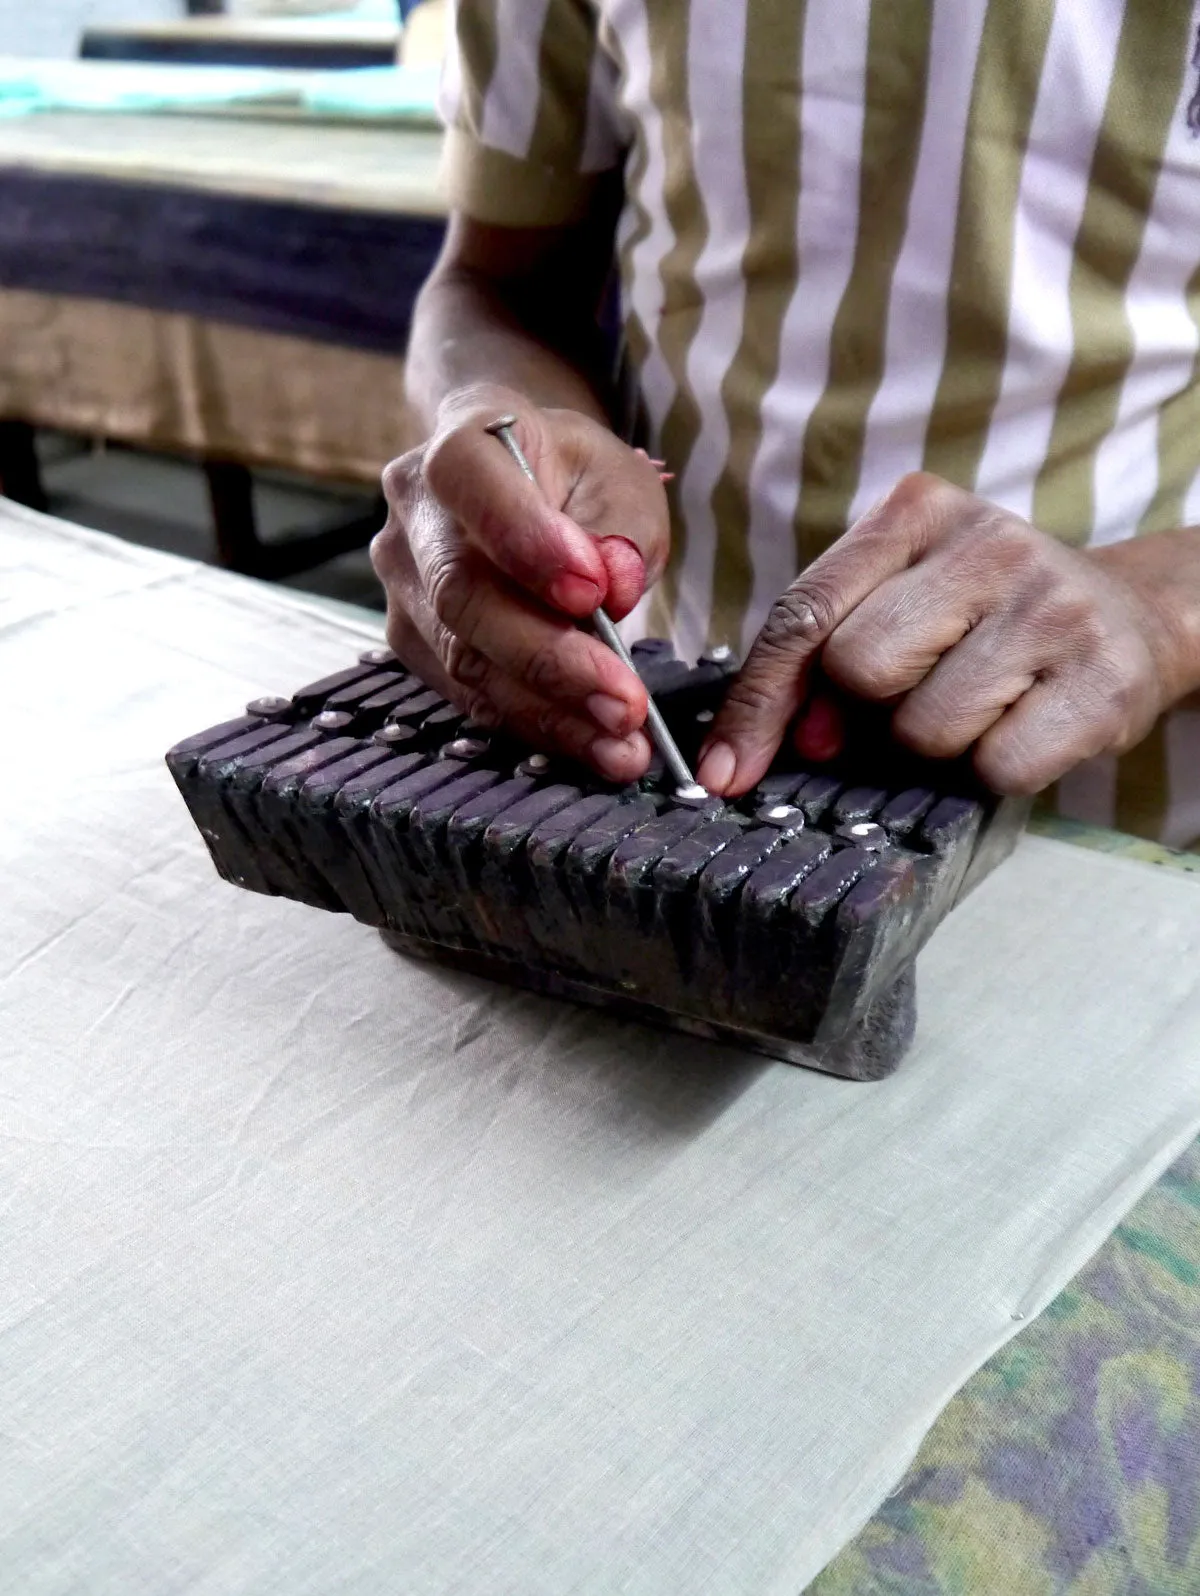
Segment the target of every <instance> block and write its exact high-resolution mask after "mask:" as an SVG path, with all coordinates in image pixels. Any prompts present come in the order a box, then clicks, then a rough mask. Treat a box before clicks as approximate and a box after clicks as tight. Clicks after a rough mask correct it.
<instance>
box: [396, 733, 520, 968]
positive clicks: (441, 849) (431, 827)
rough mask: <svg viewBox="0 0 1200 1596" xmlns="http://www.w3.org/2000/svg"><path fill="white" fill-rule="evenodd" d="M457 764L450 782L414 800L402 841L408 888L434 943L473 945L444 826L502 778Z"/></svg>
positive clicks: (469, 911) (467, 906)
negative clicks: (415, 896) (408, 870)
mask: <svg viewBox="0 0 1200 1596" xmlns="http://www.w3.org/2000/svg"><path fill="white" fill-rule="evenodd" d="M452 768H454V767H452ZM457 769H458V771H459V774H457V775H456V776H454V778H453V779H452V780H451V781H448V782H446V783H445V785H444V786H441V787H435V788H434V790H433V791H432V792H431V793H428V794H426V796H425V797H423V798H422V799H421V800H420V802H418V803H416V804H414V806H413V809H412V813H411V814H410V816H409V821H408V829H407V834H406V836H405V837H404V839H403V840H404V842H405V843H406V844H407V848H406V855H407V857H408V858H409V860H410V861H411V866H410V868H411V872H412V877H411V881H412V887H413V890H414V891H415V892H416V893H417V894H418V895H419V897H420V901H421V906H422V912H423V914H424V916H425V920H426V923H427V924H428V926H429V928H430V935H431V936H432V937H433V939H434V941H436V942H444V943H447V944H449V945H451V946H454V945H459V946H462V947H472V946H474V945H475V942H476V940H477V934H478V929H479V924H478V916H477V914H475V913H474V912H473V910H474V909H475V905H474V904H472V903H471V901H470V894H466V895H464V894H463V893H462V892H460V891H459V890H457V883H456V882H455V880H454V877H453V873H452V868H451V865H450V860H449V858H448V856H447V853H446V827H447V826H448V825H449V823H450V821H451V819H452V817H453V816H454V814H455V813H456V812H457V811H458V810H459V809H461V808H462V807H463V806H464V805H465V804H469V803H471V802H472V801H473V800H475V799H477V798H479V797H481V796H482V795H483V794H484V793H486V792H489V791H490V790H491V789H492V788H494V787H496V786H498V785H499V784H500V780H501V777H500V772H499V771H498V770H489V769H487V768H483V769H473V770H472V769H468V770H464V769H463V768H462V766H461V765H459V766H458V767H457ZM476 891H478V887H476Z"/></svg>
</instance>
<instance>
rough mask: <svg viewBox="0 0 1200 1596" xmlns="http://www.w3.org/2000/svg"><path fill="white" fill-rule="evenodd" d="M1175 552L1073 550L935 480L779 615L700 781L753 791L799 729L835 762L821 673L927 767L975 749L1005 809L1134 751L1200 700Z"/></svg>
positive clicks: (865, 529) (885, 507)
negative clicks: (1113, 755)
mask: <svg viewBox="0 0 1200 1596" xmlns="http://www.w3.org/2000/svg"><path fill="white" fill-rule="evenodd" d="M1178 536H1180V537H1189V536H1191V534H1179V535H1178ZM1168 542H1169V539H1168V538H1167V537H1166V536H1161V537H1157V538H1155V537H1151V538H1147V539H1144V540H1134V541H1133V543H1131V544H1129V545H1126V544H1118V545H1114V546H1113V547H1110V548H1105V549H1098V550H1094V551H1079V550H1074V549H1070V548H1067V547H1064V546H1063V545H1061V544H1059V543H1056V542H1054V541H1053V539H1051V538H1049V537H1046V536H1045V535H1044V534H1043V533H1041V532H1038V531H1036V530H1035V529H1034V528H1033V527H1031V526H1029V525H1028V524H1027V523H1026V522H1024V521H1022V520H1020V519H1019V518H1018V517H1017V516H1014V515H1010V514H1008V513H1007V512H1006V511H1004V510H1001V509H998V508H997V507H996V506H995V505H992V504H988V503H986V502H984V501H983V500H981V499H978V498H976V497H975V496H974V495H972V494H970V493H966V492H964V491H962V490H961V489H959V488H956V487H953V486H951V485H950V484H949V483H946V482H943V481H941V480H940V479H938V478H936V477H931V476H926V475H915V476H910V477H905V478H904V480H903V481H901V482H900V483H899V484H898V486H897V487H896V488H895V489H894V490H893V491H892V492H891V493H890V494H889V495H888V496H887V498H885V499H884V500H883V501H882V502H881V503H880V504H878V505H877V506H876V507H875V508H874V509H873V510H871V511H869V512H868V513H867V514H866V515H865V516H863V517H862V519H861V520H860V521H858V522H857V523H856V524H855V525H854V526H853V527H851V528H850V530H849V531H848V532H847V533H846V534H845V535H844V536H843V537H842V538H840V539H839V541H838V542H837V543H835V544H834V545H833V546H832V547H831V548H830V549H828V550H827V551H826V552H825V553H824V554H823V555H822V556H821V557H820V559H818V560H816V561H814V562H813V564H812V565H811V566H809V567H808V569H807V570H806V571H805V572H804V573H803V575H802V576H801V577H799V578H798V580H797V581H796V582H794V583H793V584H792V586H791V587H790V588H789V589H788V591H787V592H786V593H785V594H784V595H783V597H782V598H781V599H780V600H779V602H778V603H777V604H776V605H775V607H774V609H773V610H772V612H771V614H770V616H769V617H768V619H767V622H766V625H765V626H764V627H763V630H762V632H761V633H760V634H759V637H758V639H757V641H756V642H755V644H754V647H753V648H752V650H751V651H750V654H749V657H748V658H747V660H746V663H745V665H744V667H743V669H742V670H741V672H740V674H739V675H738V677H737V679H736V680H735V682H734V683H733V686H732V687H731V689H730V692H729V696H728V698H727V701H726V703H725V706H724V708H723V709H722V711H721V713H720V715H719V716H718V718H717V721H716V723H715V724H714V726H713V730H712V734H711V736H710V737H709V739H708V741H707V743H706V746H705V750H704V752H703V755H702V759H701V764H700V769H699V772H698V778H697V779H698V780H699V781H701V782H702V783H703V784H704V785H705V786H706V787H708V788H709V789H710V790H711V791H714V792H718V793H726V794H736V793H742V792H745V791H746V790H747V789H748V788H750V787H752V786H753V785H754V784H755V782H757V781H758V780H759V779H760V778H761V777H762V775H763V773H764V772H765V771H766V769H767V767H768V766H769V765H770V763H771V761H772V759H773V758H774V756H775V753H776V751H777V750H778V748H779V746H780V744H781V742H782V741H783V738H784V736H785V735H786V733H787V730H788V727H789V724H790V723H791V722H792V721H793V720H795V721H796V726H795V730H794V735H795V737H796V743H797V746H798V747H799V748H800V749H801V751H802V752H804V753H807V754H808V755H809V756H810V757H820V756H823V757H829V756H830V755H832V754H833V753H835V752H836V751H837V748H838V745H839V743H840V737H841V733H840V728H839V725H838V717H837V711H836V708H835V707H834V706H833V705H832V704H831V703H830V701H829V699H828V697H822V696H821V695H820V694H819V692H818V693H817V695H816V696H814V695H813V692H812V677H813V674H814V668H815V667H816V666H817V664H818V662H819V665H820V669H821V671H822V672H823V673H824V675H825V676H826V677H828V678H829V680H831V681H832V682H834V683H835V684H837V686H838V687H841V688H845V689H848V690H849V692H851V693H852V694H855V695H857V696H859V697H861V698H864V699H868V700H874V701H875V702H879V703H888V704H893V705H894V706H895V709H894V716H893V728H894V731H895V734H896V736H897V737H898V739H899V740H900V741H902V742H904V743H906V744H908V745H909V746H910V747H912V748H914V749H916V750H917V751H918V752H919V753H922V754H928V755H932V756H934V757H950V756H953V755H956V754H960V753H962V752H963V751H964V750H966V749H968V748H970V747H971V746H972V745H974V748H975V754H974V758H975V765H976V768H977V770H978V771H979V774H980V776H981V777H982V778H983V780H984V781H985V782H987V783H988V784H989V785H990V786H991V787H993V788H995V789H996V790H997V791H1000V792H1008V793H1032V792H1036V791H1038V790H1039V789H1040V788H1042V787H1045V786H1046V785H1048V784H1049V783H1050V782H1052V781H1055V780H1056V779H1057V778H1058V777H1059V776H1061V775H1062V774H1063V773H1064V772H1065V771H1067V770H1069V769H1070V768H1071V767H1072V766H1073V765H1075V764H1077V763H1078V762H1079V761H1080V760H1083V759H1087V758H1089V757H1090V756H1091V755H1094V754H1098V753H1102V752H1106V751H1114V752H1122V751H1124V750H1125V749H1127V748H1130V747H1132V746H1133V745H1134V744H1135V743H1137V742H1139V741H1140V740H1141V738H1142V737H1144V736H1145V734H1146V733H1147V731H1149V729H1150V726H1151V725H1152V724H1153V721H1154V719H1155V717H1156V716H1157V715H1158V714H1159V713H1161V711H1162V710H1163V709H1164V708H1166V707H1167V705H1168V704H1169V703H1171V702H1172V701H1173V699H1174V698H1175V697H1177V696H1179V695H1180V694H1181V693H1182V692H1184V691H1186V690H1187V687H1188V683H1187V682H1186V681H1184V680H1183V678H1182V676H1181V668H1182V667H1181V663H1180V662H1181V658H1182V655H1183V653H1185V652H1186V649H1187V647H1189V646H1190V647H1191V648H1192V651H1193V652H1194V639H1187V638H1183V639H1181V638H1180V637H1179V636H1178V635H1176V634H1175V632H1174V631H1173V629H1172V621H1171V618H1170V614H1169V606H1167V607H1166V608H1164V606H1163V605H1161V604H1160V603H1158V602H1157V600H1158V596H1159V595H1160V594H1161V593H1162V592H1163V591H1165V588H1166V584H1165V582H1164V580H1163V570H1162V564H1163V562H1162V560H1161V558H1160V559H1157V560H1156V559H1155V558H1154V555H1155V554H1156V553H1159V552H1161V553H1162V554H1166V555H1167V556H1168V557H1169V555H1170V550H1169V549H1168V548H1167V544H1168ZM1156 543H1157V544H1159V545H1160V546H1161V550H1160V551H1154V550H1148V549H1147V545H1153V544H1156ZM1194 608H1195V605H1194V603H1193V604H1192V609H1193V610H1194ZM797 717H798V718H797Z"/></svg>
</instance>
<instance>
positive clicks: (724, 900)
mask: <svg viewBox="0 0 1200 1596" xmlns="http://www.w3.org/2000/svg"><path fill="white" fill-rule="evenodd" d="M783 841H784V838H783V835H782V833H781V832H779V831H777V830H776V829H775V828H774V827H772V826H751V827H750V829H749V830H748V831H745V832H743V833H742V835H741V836H740V837H738V838H736V839H735V840H734V841H733V842H731V843H730V844H729V845H728V847H726V848H723V849H722V850H721V852H720V853H719V854H718V855H717V857H716V858H715V859H714V860H713V861H712V862H711V864H708V865H705V867H704V869H703V870H702V871H701V873H700V878H699V880H698V881H697V883H696V931H695V936H694V939H693V942H692V955H691V957H692V965H693V976H692V984H693V987H694V988H695V990H696V991H698V992H704V993H706V994H707V1001H708V1003H709V1004H710V1006H711V1009H712V1012H713V1015H714V1017H715V1018H717V1019H719V1020H721V1021H724V1022H728V1023H731V1022H732V1019H733V976H734V971H735V970H736V968H737V942H738V909H739V907H740V904H741V892H742V888H743V887H744V886H745V884H746V882H747V881H748V880H749V878H750V876H751V875H752V874H753V873H754V871H755V870H757V869H758V867H759V865H761V864H763V863H764V862H765V861H766V860H767V859H768V858H770V856H771V855H772V854H773V853H774V852H775V851H776V850H777V849H778V848H780V847H781V846H782V845H783Z"/></svg>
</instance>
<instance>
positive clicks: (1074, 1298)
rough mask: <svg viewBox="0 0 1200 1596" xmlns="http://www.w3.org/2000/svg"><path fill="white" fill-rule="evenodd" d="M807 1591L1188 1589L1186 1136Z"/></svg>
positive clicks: (1198, 1216) (945, 1595)
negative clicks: (1171, 1160) (1182, 1148)
mask: <svg viewBox="0 0 1200 1596" xmlns="http://www.w3.org/2000/svg"><path fill="white" fill-rule="evenodd" d="M808 1596H1200V1143H1194V1144H1193V1145H1192V1147H1191V1148H1190V1149H1189V1150H1188V1152H1187V1153H1186V1154H1185V1155H1184V1156H1183V1157H1182V1158H1181V1159H1179V1161H1178V1162H1177V1163H1176V1164H1174V1165H1173V1166H1172V1168H1171V1169H1169V1170H1168V1171H1167V1173H1166V1174H1165V1175H1164V1176H1163V1178H1162V1179H1161V1180H1160V1181H1159V1183H1158V1185H1157V1186H1155V1187H1154V1188H1153V1189H1152V1190H1151V1191H1149V1192H1148V1193H1147V1194H1146V1196H1145V1197H1143V1198H1142V1200H1141V1202H1140V1203H1138V1204H1137V1206H1136V1207H1135V1208H1134V1209H1133V1210H1132V1212H1131V1213H1130V1215H1129V1217H1128V1219H1127V1220H1126V1221H1125V1223H1124V1224H1122V1225H1121V1226H1120V1227H1119V1228H1118V1229H1117V1231H1116V1232H1115V1234H1114V1235H1113V1236H1112V1237H1111V1238H1110V1239H1109V1241H1108V1242H1107V1243H1106V1244H1105V1246H1104V1247H1103V1248H1102V1249H1101V1251H1100V1252H1099V1253H1098V1254H1097V1255H1096V1257H1095V1258H1094V1259H1093V1260H1092V1262H1091V1263H1090V1264H1089V1265H1088V1266H1087V1267H1086V1268H1085V1269H1084V1270H1083V1271H1082V1272H1081V1273H1080V1274H1079V1275H1078V1276H1077V1277H1076V1279H1075V1280H1074V1281H1072V1283H1071V1285H1070V1286H1069V1287H1068V1289H1067V1290H1066V1291H1064V1292H1062V1294H1061V1295H1060V1296H1059V1297H1058V1298H1056V1300H1055V1301H1054V1302H1053V1303H1052V1304H1051V1306H1050V1307H1049V1308H1048V1309H1047V1310H1046V1312H1045V1313H1044V1314H1043V1315H1042V1316H1041V1318H1039V1319H1038V1320H1037V1321H1035V1323H1034V1324H1032V1325H1031V1326H1030V1327H1029V1329H1028V1330H1026V1331H1024V1332H1023V1333H1022V1334H1021V1335H1020V1336H1018V1337H1017V1338H1016V1339H1015V1340H1014V1341H1011V1342H1010V1343H1009V1344H1008V1345H1007V1346H1006V1347H1004V1348H1003V1349H1002V1350H1001V1351H1000V1352H999V1353H997V1354H996V1356H995V1357H993V1358H992V1359H991V1360H990V1361H989V1362H988V1363H986V1364H985V1365H984V1366H983V1368H982V1369H980V1370H979V1372H978V1374H976V1375H975V1377H974V1378H973V1379H972V1380H970V1381H968V1383H967V1384H966V1385H965V1386H964V1387H963V1389H962V1390H961V1391H960V1392H959V1394H958V1395H957V1396H956V1397H955V1398H954V1399H953V1401H952V1402H951V1403H950V1404H949V1406H948V1407H947V1408H946V1409H945V1411H944V1412H943V1414H942V1415H941V1417H940V1418H939V1420H938V1422H937V1423H936V1424H935V1425H934V1427H933V1429H932V1430H931V1431H930V1432H929V1434H928V1436H927V1437H926V1438H925V1442H924V1444H923V1445H922V1447H921V1450H920V1451H919V1452H918V1454H917V1456H916V1458H915V1460H914V1462H913V1464H912V1467H911V1468H910V1469H909V1471H908V1474H907V1476H906V1477H905V1479H904V1480H903V1482H902V1484H901V1485H900V1487H899V1489H898V1490H897V1491H896V1492H895V1493H894V1494H893V1495H892V1496H891V1497H890V1498H889V1499H888V1500H887V1501H886V1502H885V1503H884V1504H883V1506H882V1507H881V1508H880V1510H879V1512H878V1513H877V1514H876V1515H875V1517H874V1518H873V1519H872V1520H871V1522H870V1523H869V1524H868V1525H867V1526H866V1528H865V1529H864V1530H863V1531H862V1533H861V1534H860V1535H859V1536H858V1538H857V1539H856V1540H855V1541H853V1542H852V1543H851V1544H850V1545H849V1546H848V1547H847V1548H846V1549H845V1550H844V1551H843V1552H842V1553H841V1554H840V1555H839V1556H838V1557H837V1558H835V1559H834V1561H833V1562H832V1563H831V1564H830V1565H829V1566H828V1567H827V1568H826V1569H825V1570H824V1572H823V1573H822V1574H821V1575H819V1576H818V1578H817V1579H816V1580H815V1581H814V1582H813V1583H812V1584H811V1585H810V1586H809V1587H808Z"/></svg>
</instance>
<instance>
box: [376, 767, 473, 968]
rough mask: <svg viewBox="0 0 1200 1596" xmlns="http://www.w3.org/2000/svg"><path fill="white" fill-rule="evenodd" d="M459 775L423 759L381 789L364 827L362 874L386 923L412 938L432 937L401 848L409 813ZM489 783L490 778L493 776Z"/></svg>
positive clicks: (405, 849) (455, 770)
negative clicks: (419, 764)
mask: <svg viewBox="0 0 1200 1596" xmlns="http://www.w3.org/2000/svg"><path fill="white" fill-rule="evenodd" d="M459 775H461V771H460V770H459V768H458V767H457V766H456V765H455V764H454V763H453V761H451V760H427V761H426V762H425V763H423V764H422V765H421V766H420V767H419V768H418V769H416V770H414V771H413V772H412V773H411V775H407V776H404V777H402V778H401V780H399V781H398V782H395V783H393V784H392V785H391V786H390V787H385V788H384V790H383V791H382V792H381V793H380V794H379V795H378V797H377V798H376V799H375V800H374V802H373V803H372V804H371V807H370V809H369V810H368V812H367V823H366V825H365V826H364V827H363V836H364V840H365V843H366V850H367V851H366V862H367V873H368V875H369V876H370V878H371V881H372V884H373V885H374V886H375V889H376V895H377V897H378V898H379V901H380V903H382V904H383V906H384V910H385V913H386V914H387V917H388V924H389V925H394V926H395V927H396V928H397V930H400V931H405V932H408V933H410V934H411V935H414V936H422V937H432V935H433V931H432V927H431V926H430V924H429V921H428V920H427V919H426V917H425V913H424V907H423V895H422V894H421V892H420V885H419V881H418V880H417V878H416V875H415V871H414V866H413V858H412V854H411V851H410V850H409V849H408V847H407V846H406V837H405V834H406V832H407V830H408V822H409V818H410V816H411V815H412V811H413V810H414V808H415V807H416V806H417V804H418V803H420V801H421V799H422V798H424V797H425V796H426V795H427V794H429V793H432V792H435V791H436V790H437V788H439V787H445V786H447V785H448V784H449V783H450V782H452V781H454V780H455V779H456V778H457V777H458V776H459ZM493 779H495V778H494V776H493Z"/></svg>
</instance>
